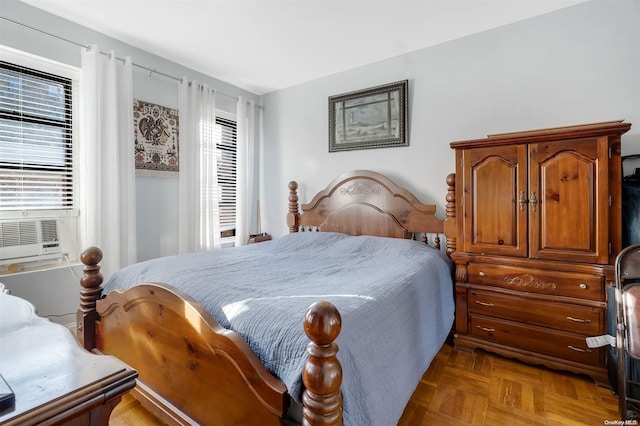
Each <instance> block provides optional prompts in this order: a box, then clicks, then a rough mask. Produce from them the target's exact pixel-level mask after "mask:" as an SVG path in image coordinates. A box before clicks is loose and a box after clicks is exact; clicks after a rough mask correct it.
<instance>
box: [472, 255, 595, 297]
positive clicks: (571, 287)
mask: <svg viewBox="0 0 640 426" xmlns="http://www.w3.org/2000/svg"><path fill="white" fill-rule="evenodd" d="M469 282H470V283H472V284H488V285H493V286H497V287H502V288H508V289H511V290H520V291H526V292H530V293H540V294H551V295H556V296H567V297H577V298H580V299H588V300H597V301H604V300H605V298H604V296H605V295H604V285H603V278H602V277H600V276H598V275H590V274H580V273H573V272H561V271H547V270H542V269H531V268H518V267H513V266H502V265H491V264H482V263H472V264H470V265H469Z"/></svg>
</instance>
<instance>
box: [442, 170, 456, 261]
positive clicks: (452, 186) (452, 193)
mask: <svg viewBox="0 0 640 426" xmlns="http://www.w3.org/2000/svg"><path fill="white" fill-rule="evenodd" d="M447 186H448V188H447V207H446V210H447V211H446V215H447V217H446V219H445V220H444V235H445V237H446V239H447V256H449V257H450V256H451V254H452V253H453V252H454V251H456V239H457V238H456V232H457V226H456V174H455V173H451V174H450V175H448V176H447Z"/></svg>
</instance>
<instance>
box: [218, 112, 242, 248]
mask: <svg viewBox="0 0 640 426" xmlns="http://www.w3.org/2000/svg"><path fill="white" fill-rule="evenodd" d="M216 124H217V126H216V127H217V128H218V132H216V147H217V149H218V186H219V187H220V198H219V201H218V202H219V207H220V230H221V234H220V236H221V237H222V238H227V237H233V236H235V232H236V148H237V141H236V122H235V121H233V120H229V119H226V118H221V117H216Z"/></svg>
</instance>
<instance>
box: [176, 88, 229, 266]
mask: <svg viewBox="0 0 640 426" xmlns="http://www.w3.org/2000/svg"><path fill="white" fill-rule="evenodd" d="M178 103H179V114H180V115H179V120H180V145H179V147H180V157H179V158H180V160H179V161H180V165H179V168H180V175H179V176H180V177H179V201H180V204H179V207H178V210H179V211H178V215H179V231H178V232H179V235H178V250H179V252H180V253H191V252H195V251H203V250H211V249H214V248H219V247H220V245H221V244H220V242H221V241H220V210H219V206H218V197H219V195H220V194H219V187H218V174H217V172H218V169H217V167H218V155H219V154H218V151H217V148H216V138H215V136H216V133H215V132H217V131H219V129H218V128H217V126H216V112H215V111H216V103H215V91H214V90H212V89H210V88H209V87H208V86H207V85H205V84H200V83H198V82H196V81H192V82H190V83H189V82H187V80H186V79H183V80H182V82H180V83H179V90H178Z"/></svg>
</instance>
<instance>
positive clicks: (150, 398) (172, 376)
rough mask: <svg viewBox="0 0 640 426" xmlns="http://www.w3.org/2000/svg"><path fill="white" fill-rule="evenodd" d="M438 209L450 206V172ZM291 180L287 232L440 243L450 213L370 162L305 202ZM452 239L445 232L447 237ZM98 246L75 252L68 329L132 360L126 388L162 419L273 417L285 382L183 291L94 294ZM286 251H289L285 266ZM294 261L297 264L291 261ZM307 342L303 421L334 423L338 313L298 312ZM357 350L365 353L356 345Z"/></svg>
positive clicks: (160, 288) (321, 308)
mask: <svg viewBox="0 0 640 426" xmlns="http://www.w3.org/2000/svg"><path fill="white" fill-rule="evenodd" d="M448 182H449V196H448V200H449V204H448V206H447V216H448V217H453V216H454V215H455V208H454V203H453V190H454V188H453V183H454V182H453V179H450V180H449V181H448ZM297 187H298V185H297V183H296V182H291V183H290V184H289V190H290V193H289V209H288V216H287V223H288V226H289V230H290V232H299V231H310V230H313V231H338V232H343V233H347V234H351V235H362V234H366V235H376V236H386V237H396V238H419V239H421V240H422V241H424V242H425V243H426V242H428V239H429V238H431V241H432V242H433V244H434V245H436V246H438V247H439V245H440V235H442V234H443V232H444V230H445V228H447V229H449V230H453V229H454V226H453V225H452V220H451V219H449V220H448V221H447V220H441V219H437V218H436V217H435V205H427V204H422V203H420V202H419V201H418V200H417V198H416V197H415V196H414V195H412V194H411V193H410V192H409V191H407V190H405V189H402V188H399V187H397V186H396V185H395V184H394V183H393V182H392V181H391V180H389V179H388V178H386V177H384V176H382V175H380V174H378V173H374V172H371V171H363V170H358V171H354V172H349V173H346V174H344V175H342V176H341V177H339V178H338V179H336V180H334V181H333V182H332V183H331V184H330V185H329V186H328V187H327V188H326V189H325V190H324V191H321V192H320V193H319V194H318V195H316V196H315V197H314V198H313V200H312V201H311V202H310V203H309V204H303V205H302V206H300V205H299V203H298V195H297V192H296V190H297ZM447 242H448V244H449V245H450V247H455V240H454V239H453V237H452V238H451V239H447ZM101 257H102V254H101V253H100V251H99V250H98V249H95V248H93V249H90V250H87V251H85V253H83V255H82V262H83V263H84V264H85V265H86V266H85V268H84V271H85V275H84V277H83V279H82V282H81V284H82V290H81V307H80V310H79V311H78V337H79V339H80V341H81V342H82V343H83V344H84V346H85V347H86V348H87V349H89V350H95V351H98V352H103V353H108V354H112V355H115V356H117V357H119V358H121V359H123V360H124V361H125V362H127V363H129V364H130V365H132V366H134V367H135V368H137V369H138V371H139V374H140V380H139V385H138V386H137V387H136V389H135V390H134V392H133V393H132V394H133V395H134V396H136V398H138V399H139V400H140V401H141V403H142V404H143V405H144V406H145V407H146V408H148V409H149V410H150V411H152V412H153V413H154V414H156V415H157V416H159V417H160V418H161V419H163V421H165V422H167V423H169V424H183V423H189V422H196V423H200V424H263V425H264V424H282V423H283V422H284V415H285V413H286V412H287V408H288V405H289V397H288V395H287V389H286V387H285V386H284V385H283V384H282V383H281V382H280V381H279V380H277V379H276V378H275V377H274V376H273V375H271V374H270V373H269V372H268V371H267V370H266V368H265V367H264V366H263V365H262V364H261V362H260V360H259V359H258V357H257V356H256V355H255V354H254V353H253V351H252V350H251V349H250V347H249V345H248V344H247V343H246V342H245V341H244V340H243V339H242V338H241V336H240V335H238V334H237V333H235V332H233V331H230V330H226V329H224V328H222V327H221V326H220V325H219V324H218V323H217V322H216V320H215V319H214V318H213V317H212V316H211V315H209V314H208V313H207V312H206V311H204V310H203V309H202V308H201V307H200V305H199V304H198V303H197V302H195V301H194V300H193V299H192V298H191V297H189V296H188V295H187V294H184V293H183V292H180V291H178V290H176V289H174V288H172V287H170V286H167V285H163V284H144V285H139V286H135V287H133V288H131V289H130V290H128V291H126V292H124V293H118V292H112V293H110V294H109V295H107V297H106V298H104V299H100V300H98V299H99V297H100V295H101V291H102V290H101V284H102V276H101V275H100V272H99V269H100V268H99V266H98V263H99V262H100V259H101ZM294 264H295V259H292V267H297V266H293V265H294ZM300 267H304V265H301V266H300ZM303 317H304V328H305V331H306V333H307V335H308V336H309V338H310V340H311V343H310V345H309V348H308V351H309V354H310V357H309V361H308V362H307V365H306V367H305V369H304V373H303V379H304V383H305V387H306V390H305V393H304V395H303V415H304V421H305V423H306V424H312V425H331V424H341V423H342V397H341V394H340V391H339V388H340V383H341V380H342V371H341V368H340V365H339V363H338V362H337V359H336V351H337V347H336V346H335V344H334V343H333V341H334V340H335V338H336V337H337V336H338V333H339V331H340V326H341V322H340V314H339V312H338V311H337V310H336V309H335V307H333V306H332V305H330V304H327V303H323V302H319V303H316V304H314V305H313V306H312V307H311V308H310V309H309V310H308V311H307V312H306V314H305V313H304V312H301V313H300V321H301V322H300V326H301V327H302V326H303ZM363 356H366V354H363Z"/></svg>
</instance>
